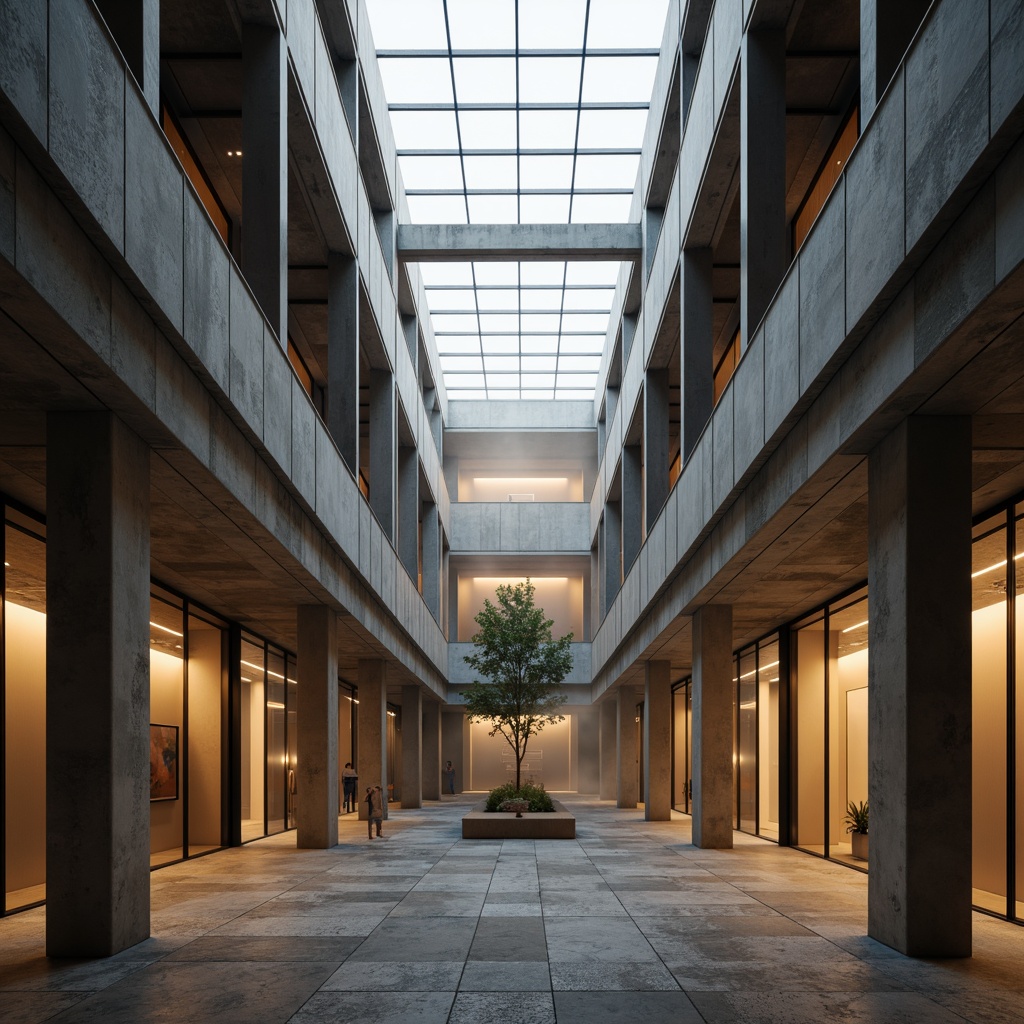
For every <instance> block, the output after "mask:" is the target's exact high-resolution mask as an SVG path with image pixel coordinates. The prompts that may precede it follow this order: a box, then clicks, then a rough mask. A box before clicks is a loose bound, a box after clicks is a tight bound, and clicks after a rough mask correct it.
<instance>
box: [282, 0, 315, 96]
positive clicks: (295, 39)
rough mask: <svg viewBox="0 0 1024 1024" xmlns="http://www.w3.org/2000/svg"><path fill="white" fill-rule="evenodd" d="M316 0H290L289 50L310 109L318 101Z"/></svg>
mask: <svg viewBox="0 0 1024 1024" xmlns="http://www.w3.org/2000/svg"><path fill="white" fill-rule="evenodd" d="M313 2H314V0H288V50H289V51H290V53H291V56H292V66H293V67H294V68H295V77H296V78H297V79H298V82H299V88H300V89H301V90H302V92H303V95H304V96H305V98H306V103H307V105H308V106H309V109H310V110H311V111H312V110H313V109H314V104H315V102H316V91H315V90H316V85H315V77H316V58H315V52H316V51H315V49H314V43H313V37H314V26H315V25H316V11H315V9H314V6H313Z"/></svg>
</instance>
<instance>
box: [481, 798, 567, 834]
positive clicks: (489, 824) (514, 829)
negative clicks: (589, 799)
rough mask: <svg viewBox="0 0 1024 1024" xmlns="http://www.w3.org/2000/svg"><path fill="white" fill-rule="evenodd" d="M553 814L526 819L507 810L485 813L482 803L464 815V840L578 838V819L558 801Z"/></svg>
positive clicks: (551, 812) (528, 814)
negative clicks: (506, 811)
mask: <svg viewBox="0 0 1024 1024" xmlns="http://www.w3.org/2000/svg"><path fill="white" fill-rule="evenodd" d="M552 803H553V804H554V805H555V809H554V810H553V811H545V812H541V813H537V814H531V813H530V812H529V811H524V812H523V814H522V816H520V817H517V816H516V815H515V814H513V813H511V812H509V813H505V812H504V811H491V812H487V811H485V810H484V806H485V804H486V801H481V802H480V803H479V804H477V805H476V806H475V807H474V808H473V809H472V810H471V811H467V813H466V814H464V815H463V816H462V838H463V839H575V838H576V818H575V817H574V816H573V814H572V813H571V812H570V811H567V810H566V809H565V807H564V806H563V805H562V804H560V803H559V802H558V801H557V800H553V801H552Z"/></svg>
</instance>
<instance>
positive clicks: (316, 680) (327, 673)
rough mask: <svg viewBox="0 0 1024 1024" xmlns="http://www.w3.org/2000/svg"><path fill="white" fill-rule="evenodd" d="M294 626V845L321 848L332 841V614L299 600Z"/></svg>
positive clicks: (335, 763)
mask: <svg viewBox="0 0 1024 1024" xmlns="http://www.w3.org/2000/svg"><path fill="white" fill-rule="evenodd" d="M297 625H298V644H299V652H298V654H299V676H300V683H299V685H298V686H296V688H295V692H296V697H297V700H298V714H297V716H296V725H297V728H298V786H297V792H296V794H295V811H296V813H295V818H296V825H297V828H298V831H297V835H296V842H295V845H296V846H298V847H299V848H300V849H318V850H325V849H329V848H330V847H332V846H337V845H338V616H337V613H336V612H335V611H334V609H333V608H328V607H327V605H323V604H316V605H302V606H300V607H299V610H298V623H297ZM361 706H362V704H361V703H360V707H361ZM356 795H357V796H358V793H357V794H356Z"/></svg>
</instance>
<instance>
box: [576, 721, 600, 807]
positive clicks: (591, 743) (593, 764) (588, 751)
mask: <svg viewBox="0 0 1024 1024" xmlns="http://www.w3.org/2000/svg"><path fill="white" fill-rule="evenodd" d="M573 717H574V718H575V720H576V727H577V730H578V740H577V753H576V764H577V781H576V788H577V790H578V791H579V792H580V793H599V792H600V791H601V712H600V710H599V709H598V708H595V707H589V708H582V709H580V710H579V711H575V712H573Z"/></svg>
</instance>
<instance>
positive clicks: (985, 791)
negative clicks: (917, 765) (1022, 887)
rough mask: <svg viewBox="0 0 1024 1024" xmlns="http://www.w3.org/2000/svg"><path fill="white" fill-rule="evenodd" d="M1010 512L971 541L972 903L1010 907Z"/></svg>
mask: <svg viewBox="0 0 1024 1024" xmlns="http://www.w3.org/2000/svg"><path fill="white" fill-rule="evenodd" d="M1007 578H1008V573H1007V551H1006V514H1005V513H1000V514H999V515H998V516H995V517H993V518H992V519H988V520H986V521H985V522H983V523H979V524H978V525H977V526H975V528H974V542H973V544H972V547H971V633H972V642H971V651H972V672H971V676H972V682H973V689H972V719H973V724H972V749H973V757H972V766H971V770H972V800H973V804H972V808H973V810H972V815H973V827H972V836H973V843H972V846H973V867H972V875H973V890H974V891H973V900H974V905H975V906H977V907H981V908H983V909H985V910H991V911H993V912H995V913H997V914H1005V913H1006V828H1007V814H1006V697H1007V692H1006V672H1007V657H1006V651H1007V618H1006V616H1007V601H1006V594H1007Z"/></svg>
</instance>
